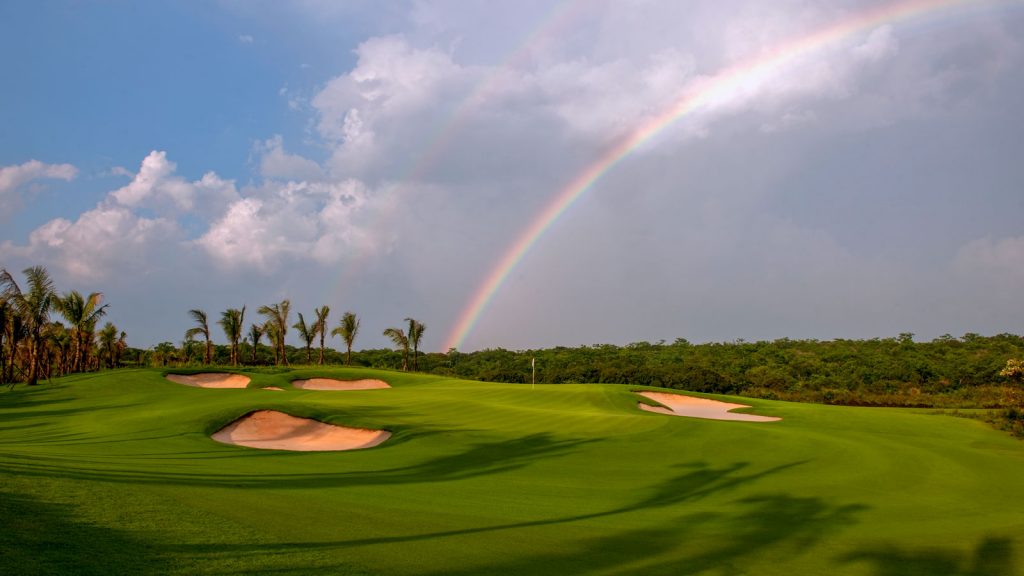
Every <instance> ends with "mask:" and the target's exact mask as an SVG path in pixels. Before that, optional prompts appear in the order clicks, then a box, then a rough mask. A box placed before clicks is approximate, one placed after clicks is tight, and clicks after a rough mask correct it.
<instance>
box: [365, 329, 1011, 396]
mask: <svg viewBox="0 0 1024 576" xmlns="http://www.w3.org/2000/svg"><path fill="white" fill-rule="evenodd" d="M361 355H362V357H363V359H364V362H367V361H368V360H369V359H370V358H376V357H377V356H379V355H378V354H370V353H368V352H363V353H361ZM1021 357H1024V338H1021V337H1020V336H1016V335H1013V334H1000V335H997V336H992V337H984V336H979V335H977V334H965V335H964V336H963V337H962V338H959V339H957V338H953V337H950V336H943V337H941V338H937V339H935V340H933V341H931V342H914V341H913V340H912V338H911V335H910V334H901V335H900V336H899V337H897V338H875V339H871V340H832V341H819V340H789V339H781V340H775V341H771V342H743V341H737V342H734V343H710V344H699V345H694V344H691V343H689V342H688V341H686V340H685V339H677V340H676V341H675V342H674V343H672V344H664V343H658V344H651V343H648V342H637V343H633V344H629V345H626V346H613V345H610V344H601V345H595V346H581V347H578V348H565V347H558V348H550V349H544V350H523V351H510V350H504V349H500V348H499V349H495V350H482V351H479V352H471V353H463V352H458V351H454V350H452V351H449V353H448V354H427V355H426V356H425V357H424V358H423V364H424V370H426V371H429V372H433V373H435V374H445V375H452V376H458V377H461V378H471V379H477V380H485V381H491V382H525V381H528V379H529V375H530V360H531V358H536V359H537V379H538V381H541V382H548V383H553V384H561V383H612V384H633V385H645V386H659V387H663V388H676V389H682V390H693V391H698V392H709V393H719V394H739V395H743V396H750V397H756V398H767V399H781V400H794V401H810V402H819V403H824V404H846V405H863V406H919V407H926V406H939V407H977V408H1001V407H1007V406H1019V405H1021V404H1024V391H1022V390H1021V388H1020V386H1018V385H1017V384H1016V383H1015V382H1013V381H1012V380H1011V379H1009V378H1007V377H1004V376H1000V374H999V372H1000V370H1002V369H1003V368H1004V366H1005V365H1006V362H1007V360H1008V359H1010V358H1021ZM392 362H393V361H392ZM365 365H367V366H382V367H383V366H393V365H394V364H388V363H385V362H383V361H380V360H377V361H369V362H367V363H366V364H365Z"/></svg>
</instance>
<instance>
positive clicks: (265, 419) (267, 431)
mask: <svg viewBox="0 0 1024 576" xmlns="http://www.w3.org/2000/svg"><path fill="white" fill-rule="evenodd" d="M390 437H391V433H390V432H388V431H387V430H366V429H364V428H346V427H344V426H335V425H333V424H325V423H324V422H319V421H317V420H310V419H309V418H299V417H297V416H291V415H289V414H285V413H284V412H275V411H273V410H259V411H256V412H252V413H250V414H247V415H245V416H242V417H241V418H239V419H238V420H235V421H234V422H232V423H231V424H228V425H227V426H225V427H224V428H221V429H220V430H218V431H217V432H215V433H214V434H213V436H212V438H213V439H214V440H216V441H218V442H223V443H224V444H235V445H238V446H248V447H250V448H263V449H266V450H295V451H299V452H313V451H318V450H356V449H359V448H370V447H372V446H376V445H378V444H380V443H381V442H383V441H385V440H387V439H388V438H390Z"/></svg>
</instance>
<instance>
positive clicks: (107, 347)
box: [100, 322, 117, 368]
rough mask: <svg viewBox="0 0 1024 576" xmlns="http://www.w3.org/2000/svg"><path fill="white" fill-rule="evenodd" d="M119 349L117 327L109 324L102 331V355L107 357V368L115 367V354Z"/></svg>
mask: <svg viewBox="0 0 1024 576" xmlns="http://www.w3.org/2000/svg"><path fill="white" fill-rule="evenodd" d="M116 348H117V327H116V326H114V325H113V323H111V322H107V323H106V325H105V326H103V330H100V355H101V357H102V356H106V358H107V367H108V368H113V367H114V354H115V350H116Z"/></svg>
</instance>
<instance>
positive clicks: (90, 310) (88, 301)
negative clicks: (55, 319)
mask: <svg viewBox="0 0 1024 576" xmlns="http://www.w3.org/2000/svg"><path fill="white" fill-rule="evenodd" d="M102 299H103V294H102V293H100V292H93V293H92V294H89V296H88V297H84V296H82V294H81V293H80V292H78V291H77V290H72V291H71V292H68V293H66V294H64V297H63V298H61V299H60V302H59V304H60V305H59V307H58V309H59V311H60V313H61V316H64V318H65V319H66V320H67V321H68V322H69V323H70V324H71V329H72V332H73V338H74V344H75V358H74V361H73V365H72V370H74V371H75V372H78V371H81V370H82V367H83V365H85V364H87V363H88V358H87V357H86V354H88V348H87V347H86V342H88V341H89V340H91V339H92V332H93V330H94V329H95V326H96V322H97V321H98V320H99V319H100V318H102V317H103V316H104V315H105V314H106V313H107V306H109V304H104V305H103V306H100V305H99V304H100V301H101V300H102Z"/></svg>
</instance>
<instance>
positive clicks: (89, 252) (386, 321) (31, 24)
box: [0, 0, 1024, 349]
mask: <svg viewBox="0 0 1024 576" xmlns="http://www.w3.org/2000/svg"><path fill="white" fill-rule="evenodd" d="M884 4H892V2H880V1H861V0H843V1H841V2H808V1H803V0H801V1H797V0H785V1H781V2H777V3H772V4H771V5H766V4H764V3H761V2H756V1H753V0H731V1H729V2H724V3H723V2H695V3H690V4H687V5H686V6H681V5H680V4H679V3H676V2H669V1H665V2H661V1H655V0H644V1H640V0H637V1H635V2H603V1H596V2H582V1H564V2H545V1H540V0H537V1H530V2H516V3H494V2H455V1H427V0H423V1H409V2H396V3H387V4H383V5H382V4H381V3H378V2H369V1H367V2H345V3H337V2H327V1H317V0H304V1H296V2H269V1H264V2H242V1H237V2H71V1H66V2H6V3H3V4H0V67H2V70H3V74H4V78H5V82H4V85H5V89H4V90H3V91H0V125H2V126H3V127H4V136H3V137H2V138H0V170H2V171H3V172H0V223H2V232H0V266H4V267H7V268H9V269H12V270H20V269H21V268H24V267H25V266H28V265H31V264H44V265H46V266H47V267H48V268H49V269H50V270H51V272H52V273H53V275H54V276H55V278H56V279H57V280H58V283H59V285H60V286H61V287H62V289H65V290H66V289H70V288H76V289H79V290H82V291H93V290H99V291H103V292H104V293H105V294H106V295H107V298H108V301H109V302H110V304H111V310H112V320H114V321H115V322H116V323H118V324H119V326H121V327H123V328H124V329H126V330H127V331H128V333H129V338H130V339H133V344H135V345H140V346H148V345H152V344H155V343H156V342H159V341H162V340H171V341H175V342H177V341H179V340H180V339H181V337H182V334H183V332H184V330H185V329H186V328H187V327H188V318H187V316H186V313H185V312H186V311H187V310H188V309H189V308H194V307H200V308H204V309H207V310H208V311H209V312H210V313H211V314H216V313H218V312H219V310H223V309H224V308H226V307H229V306H230V307H236V306H239V305H241V304H242V303H245V304H247V305H249V306H250V308H251V309H252V308H256V307H257V306H258V305H260V304H264V303H268V302H271V301H276V300H278V299H281V298H285V297H288V298H291V299H292V300H293V302H294V305H295V309H296V311H302V312H303V313H304V314H305V315H309V314H310V313H311V312H312V309H313V308H314V307H316V306H320V305H321V304H330V305H331V307H332V309H333V310H335V314H334V316H336V318H335V321H336V319H337V317H340V313H341V312H342V311H344V310H347V309H352V310H354V311H356V312H358V313H360V314H361V315H362V316H363V317H364V332H365V340H364V341H362V345H364V346H382V345H384V344H385V341H384V339H383V338H382V337H381V336H380V332H381V331H382V330H383V329H384V328H385V327H387V326H391V325H397V324H399V323H400V322H401V320H402V318H404V317H406V316H414V317H417V318H419V319H420V320H421V321H424V322H425V323H426V324H427V326H428V330H427V333H426V336H425V341H426V346H425V348H426V349H435V348H439V347H440V346H441V345H442V342H443V341H444V340H445V337H446V336H447V335H448V333H449V332H450V331H451V329H452V328H453V326H454V323H455V320H456V318H457V317H458V315H459V313H460V312H461V311H462V310H463V309H464V307H465V305H466V304H467V303H468V301H469V300H470V298H471V297H472V295H473V294H474V293H475V291H476V290H477V288H478V286H479V284H480V283H481V282H482V281H483V279H484V278H485V277H486V275H487V274H488V273H489V272H490V270H491V268H492V267H493V265H494V263H495V262H496V261H497V259H499V258H500V256H501V255H502V254H503V252H504V250H505V248H506V247H507V246H509V245H510V244H511V243H512V242H513V241H514V240H515V239H516V238H517V237H518V235H519V234H520V233H521V231H522V230H523V229H524V228H525V227H526V225H527V224H529V222H530V221H531V220H532V219H533V218H535V217H536V214H538V213H539V212H540V210H541V209H542V208H543V207H544V206H545V205H546V203H547V202H549V201H550V199H551V198H553V197H554V195H555V194H556V193H557V192H558V190H559V189H560V187H561V186H563V185H564V184H565V183H566V182H568V181H569V180H571V179H572V177H573V176H574V175H575V174H577V173H578V172H579V171H580V170H582V169H583V168H584V167H586V166H587V165H588V164H589V163H591V162H593V161H594V159H595V158H598V157H599V156H600V155H601V153H602V151H603V150H604V149H606V148H607V146H609V145H611V144H613V143H614V141H615V139H616V138H619V137H621V135H622V134H623V133H625V132H628V130H630V129H631V128H633V127H635V126H637V125H639V124H640V123H642V122H643V121H644V119H645V118H648V117H650V116H651V115H656V114H657V113H658V111H659V110H661V109H664V107H666V106H668V105H670V104H671V102H672V101H674V99H676V98H678V97H680V96H681V95H685V94H686V93H687V91H688V90H692V89H693V87H694V86H697V85H699V82H700V81H701V80H702V79H707V78H713V77H714V76H715V74H717V73H719V72H721V71H722V70H723V69H725V68H727V67H728V66H729V65H730V64H734V63H736V62H739V61H743V60H744V59H745V58H750V57H752V56H753V55H756V54H758V53H759V52H760V51H764V50H769V49H771V48H772V47H774V46H777V45H779V44H781V43H784V42H787V41H790V40H792V39H794V38H799V37H801V36H804V35H806V34H809V33H811V32H813V31H815V30H816V29H820V28H821V27H823V26H826V25H829V24H831V23H834V22H837V21H841V20H842V19H844V18H848V17H850V16H851V15H856V14H858V13H860V12H862V11H864V10H866V9H869V8H872V7H877V6H879V5H884ZM1022 5H1024V3H1021V2H1019V1H1015V0H1008V1H1002V2H1000V1H992V2H964V3H960V4H959V5H956V6H954V7H952V8H945V9H942V10H939V11H935V12H934V13H932V14H929V15H927V16H924V17H920V18H918V19H915V20H911V21H907V22H894V23H889V24H882V25H879V26H875V27H873V28H871V29H867V30H863V31H860V32H859V33H857V34H855V35H853V36H851V37H847V38H843V39H841V40H839V41H837V42H835V43H833V44H830V45H828V46H825V47H823V48H822V49H820V50H816V51H813V52H812V53H808V54H806V55H804V57H802V58H801V59H800V60H799V61H797V62H795V63H793V64H792V65H791V66H789V67H788V68H786V69H783V70H780V71H778V73H777V74H776V75H775V76H773V77H772V78H770V79H768V80H766V81H765V82H764V83H762V84H759V85H757V86H754V87H752V88H751V89H750V90H751V91H750V93H749V94H744V95H742V96H737V97H736V98H735V99H734V100H732V101H730V102H728V103H721V105H720V106H715V107H712V108H709V109H708V110H705V111H703V112H701V113H700V114H695V115H693V116H692V117H689V118H687V119H686V120H685V121H683V122H679V123H678V124H676V125H673V126H672V127H670V129H668V130H666V132H665V133H664V134H663V135H662V136H661V137H659V138H658V139H657V140H656V141H654V142H652V143H651V144H650V145H648V146H645V147H644V148H643V149H641V150H638V151H637V152H635V153H634V154H632V155H630V156H629V157H628V158H627V159H626V160H625V161H623V162H621V163H620V164H619V165H618V166H617V167H616V168H615V169H614V170H613V171H611V172H610V173H609V174H608V175H607V176H606V177H605V178H604V179H602V180H601V181H600V182H598V183H597V185H595V187H594V188H593V189H592V190H591V191H590V192H589V193H588V194H587V196H585V197H584V198H582V199H581V201H580V202H578V203H577V204H576V205H575V206H574V207H573V209H572V210H570V211H569V212H568V213H567V214H566V215H565V216H564V217H563V218H562V219H561V220H560V221H559V223H558V224H557V225H556V227H555V228H553V229H552V230H551V231H550V232H549V233H548V234H547V235H546V236H545V237H544V238H543V239H542V241H541V242H539V243H538V244H537V245H536V246H535V247H534V249H533V250H532V251H531V253H530V255H529V257H528V258H527V259H526V260H525V261H524V262H523V263H522V264H521V265H520V267H519V268H517V269H516V270H515V271H514V273H513V274H512V275H511V276H510V278H509V280H508V281H507V283H506V284H505V285H504V286H503V287H502V289H501V290H500V291H499V292H498V294H497V295H496V296H495V299H494V301H493V302H492V303H491V305H490V307H489V308H488V309H487V310H486V311H485V313H484V314H483V315H482V316H481V319H480V322H479V324H478V325H477V326H476V327H475V329H474V330H473V332H471V334H470V336H469V338H468V339H467V341H466V342H465V346H464V347H465V348H466V349H475V348H482V347H494V346H503V347H509V348H524V347H531V346H551V345H558V344H565V345H574V344H591V343H599V342H613V343H625V342H629V341H634V340H651V341H656V340H659V339H667V340H672V339H674V338H676V337H686V338H688V339H690V340H692V341H706V340H731V339H734V338H746V339H748V340H752V339H759V338H777V337H793V338H801V337H812V338H823V339H824V338H834V337H874V336H881V337H884V336H891V335H895V334H897V333H899V332H905V331H909V332H915V333H917V334H918V335H919V337H921V338H931V337H935V336H938V335H940V334H943V333H947V332H948V333H952V334H954V335H958V334H962V333H964V332H968V331H972V332H981V333H997V332H1003V331H1016V332H1019V331H1020V330H1019V326H1020V325H1021V324H1022V322H1024V312H1022V311H1021V309H1020V306H1019V305H1018V300H1019V298H1018V295H1019V294H1020V293H1021V290H1022V289H1024V225H1022V223H1021V220H1020V217H1019V215H1020V214H1021V213H1024V163H1021V162H1020V161H1019V157H1020V150H1021V149H1022V144H1024V142H1022V140H1021V139H1022V136H1021V134H1024V118H1022V115H1021V112H1020V109H1019V95H1020V94H1021V93H1024V44H1022V41H1021V40H1020V39H1021V38H1024V10H1022ZM154 301H159V302H161V304H160V305H159V306H157V307H155V308H154V306H153V304H152V303H153V302H154ZM250 320H251V321H255V320H256V318H255V316H251V317H250Z"/></svg>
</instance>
